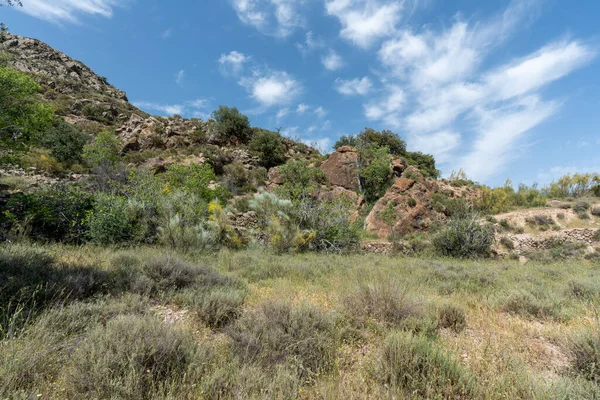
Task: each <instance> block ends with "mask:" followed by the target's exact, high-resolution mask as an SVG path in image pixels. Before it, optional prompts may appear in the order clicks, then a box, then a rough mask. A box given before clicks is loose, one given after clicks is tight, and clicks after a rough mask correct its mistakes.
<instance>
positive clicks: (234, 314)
mask: <svg viewBox="0 0 600 400" xmlns="http://www.w3.org/2000/svg"><path fill="white" fill-rule="evenodd" d="M205 283H208V282H205ZM246 295H247V291H246V290H245V288H243V287H242V286H241V285H239V284H238V283H236V282H235V281H233V280H230V279H227V278H225V277H222V276H221V277H220V278H219V279H218V280H216V281H214V282H211V283H210V285H207V286H201V287H200V288H198V289H188V290H185V291H183V292H182V293H178V294H177V295H175V297H174V302H175V303H176V304H181V305H183V306H185V307H188V308H190V309H192V310H193V311H195V312H196V314H197V315H198V317H199V318H200V320H202V321H203V322H204V323H206V324H207V325H208V326H209V327H211V328H216V329H218V328H223V327H224V326H226V325H228V324H229V323H231V322H232V321H234V320H235V319H237V318H238V317H239V316H240V314H241V312H242V305H243V304H244V300H245V299H246Z"/></svg>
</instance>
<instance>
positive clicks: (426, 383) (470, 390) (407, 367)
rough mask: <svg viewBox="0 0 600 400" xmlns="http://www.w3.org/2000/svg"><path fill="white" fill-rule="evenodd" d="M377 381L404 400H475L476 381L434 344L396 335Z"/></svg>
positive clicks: (386, 349)
mask: <svg viewBox="0 0 600 400" xmlns="http://www.w3.org/2000/svg"><path fill="white" fill-rule="evenodd" d="M376 374H377V375H376V376H377V379H380V380H382V381H383V383H385V384H386V385H389V387H390V389H391V390H393V391H397V392H399V395H400V397H401V398H423V399H425V398H427V399H438V398H447V399H455V398H473V397H474V392H475V389H474V387H475V386H474V377H473V376H472V375H471V374H470V373H469V372H468V371H467V370H465V369H464V368H463V367H461V366H460V365H458V363H456V361H454V360H453V359H452V358H450V356H449V355H448V354H447V353H446V352H445V351H444V350H443V349H441V348H440V347H438V346H437V345H436V344H435V343H433V342H430V341H429V340H427V339H426V338H424V337H419V336H413V335H411V334H406V333H397V332H394V333H392V334H390V335H389V336H388V338H387V339H386V342H385V344H384V345H383V349H382V351H381V356H380V359H379V362H378V365H377V368H376Z"/></svg>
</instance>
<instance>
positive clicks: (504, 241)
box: [500, 236, 515, 250]
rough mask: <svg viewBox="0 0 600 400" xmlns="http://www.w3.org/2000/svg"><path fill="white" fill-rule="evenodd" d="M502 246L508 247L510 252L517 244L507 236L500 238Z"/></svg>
mask: <svg viewBox="0 0 600 400" xmlns="http://www.w3.org/2000/svg"><path fill="white" fill-rule="evenodd" d="M500 244H501V245H503V246H504V247H506V248H507V249H508V250H514V249H515V243H514V242H513V241H512V240H511V239H510V238H509V237H507V236H502V238H500Z"/></svg>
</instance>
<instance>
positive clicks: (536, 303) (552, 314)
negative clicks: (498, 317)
mask: <svg viewBox="0 0 600 400" xmlns="http://www.w3.org/2000/svg"><path fill="white" fill-rule="evenodd" d="M501 309H502V311H504V312H508V313H511V314H516V315H521V316H524V317H533V318H541V319H544V318H554V319H560V318H562V305H561V304H560V302H559V301H557V300H555V299H551V298H549V297H547V296H534V295H533V294H531V293H529V292H514V293H510V294H509V295H508V296H507V297H506V298H505V299H504V300H503V301H502V304H501Z"/></svg>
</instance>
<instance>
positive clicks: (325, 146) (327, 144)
mask: <svg viewBox="0 0 600 400" xmlns="http://www.w3.org/2000/svg"><path fill="white" fill-rule="evenodd" d="M301 141H302V142H303V143H304V144H306V145H307V146H310V147H312V148H313V149H317V150H319V152H321V154H329V153H331V147H332V146H333V143H332V141H331V139H330V138H328V137H323V138H316V139H301Z"/></svg>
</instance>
